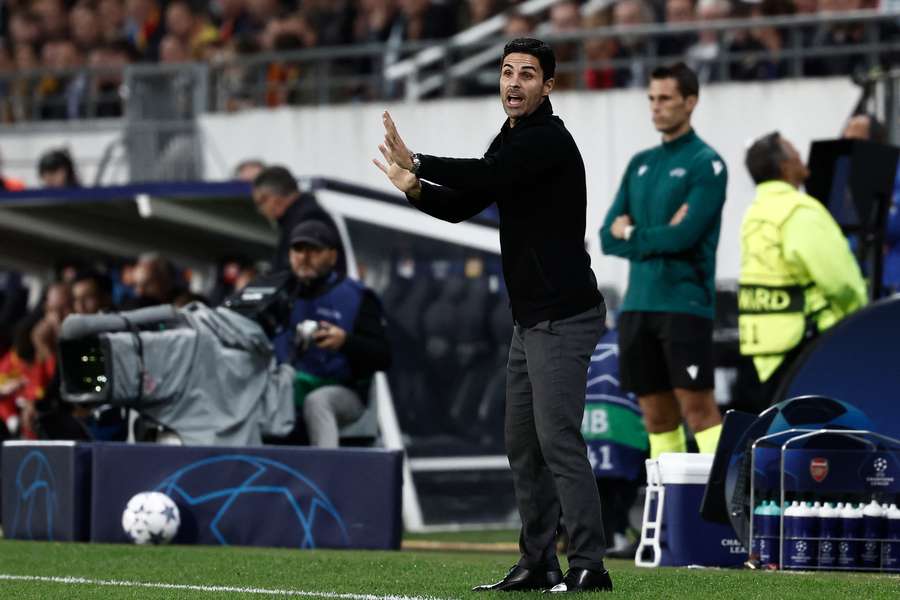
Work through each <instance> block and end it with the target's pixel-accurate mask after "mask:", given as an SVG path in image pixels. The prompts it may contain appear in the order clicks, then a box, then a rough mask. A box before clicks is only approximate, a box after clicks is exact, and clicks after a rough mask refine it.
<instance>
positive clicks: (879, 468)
mask: <svg viewBox="0 0 900 600" xmlns="http://www.w3.org/2000/svg"><path fill="white" fill-rule="evenodd" d="M872 470H873V471H875V473H874V475H870V476H868V477H866V483H868V484H869V485H871V486H877V487H888V486H890V485H891V484H893V483H894V478H893V477H888V476H887V471H888V460H887V459H886V458H885V457H883V456H879V457H878V458H876V459H875V460H873V461H872Z"/></svg>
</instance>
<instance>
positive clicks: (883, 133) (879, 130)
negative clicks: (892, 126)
mask: <svg viewBox="0 0 900 600" xmlns="http://www.w3.org/2000/svg"><path fill="white" fill-rule="evenodd" d="M853 116H854V117H866V118H867V119H869V141H870V142H877V143H879V144H886V143H887V137H888V136H887V129H886V128H885V126H884V123H882V122H881V121H880V120H879V119H878V117H876V116H875V115H873V114H872V113H868V112H860V113H857V114H855V115H853Z"/></svg>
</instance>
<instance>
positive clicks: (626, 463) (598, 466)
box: [581, 330, 649, 480]
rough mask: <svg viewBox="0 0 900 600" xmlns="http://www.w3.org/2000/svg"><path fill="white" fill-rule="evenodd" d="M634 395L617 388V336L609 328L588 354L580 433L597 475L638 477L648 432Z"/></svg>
mask: <svg viewBox="0 0 900 600" xmlns="http://www.w3.org/2000/svg"><path fill="white" fill-rule="evenodd" d="M642 419H643V415H642V414H641V409H640V407H639V406H638V403H637V400H636V399H635V397H634V395H633V394H630V393H627V392H624V391H622V388H621V387H619V338H618V334H617V333H616V331H615V330H608V331H607V332H606V333H605V334H604V335H603V337H602V338H600V341H599V342H598V343H597V347H596V348H594V353H593V354H592V356H591V362H590V365H589V366H588V382H587V391H586V394H585V407H584V418H583V419H582V422H581V433H582V435H583V436H584V441H585V442H586V443H587V447H588V458H589V459H590V461H591V467H592V468H593V469H594V475H595V476H596V477H598V478H621V479H632V480H634V479H637V478H638V477H640V476H641V475H642V474H643V465H644V460H645V459H646V458H647V448H648V446H649V442H648V440H647V432H646V430H645V429H644V424H643V420H642Z"/></svg>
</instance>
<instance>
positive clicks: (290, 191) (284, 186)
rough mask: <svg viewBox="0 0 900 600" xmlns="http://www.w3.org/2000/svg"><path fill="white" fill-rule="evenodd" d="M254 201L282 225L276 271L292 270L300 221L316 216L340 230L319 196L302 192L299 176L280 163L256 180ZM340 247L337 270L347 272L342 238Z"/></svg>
mask: <svg viewBox="0 0 900 600" xmlns="http://www.w3.org/2000/svg"><path fill="white" fill-rule="evenodd" d="M253 202H254V203H255V204H256V209H257V210H258V211H259V212H260V214H262V216H264V217H265V218H266V219H268V220H269V221H272V222H275V223H277V224H278V245H277V246H276V247H275V254H274V255H273V257H272V271H286V270H287V269H290V264H289V262H288V250H289V249H290V243H289V241H288V239H289V237H290V234H291V231H293V229H294V227H296V226H297V225H299V224H300V223H303V222H304V221H307V220H309V219H315V220H317V221H322V222H323V223H325V224H326V225H329V226H330V227H332V228H333V229H335V230H337V227H336V226H335V224H334V219H332V218H331V215H329V214H328V213H327V212H326V211H325V210H324V209H323V208H322V207H321V206H320V205H319V203H318V202H317V201H316V197H315V195H313V194H312V193H311V192H301V191H300V187H299V186H298V185H297V179H296V178H295V177H294V176H293V175H292V174H291V172H290V171H288V170H287V169H286V168H285V167H282V166H280V165H274V166H271V167H266V168H265V169H263V170H262V171H261V172H260V173H259V175H257V176H256V179H254V180H253ZM337 249H338V263H337V270H338V271H339V272H340V273H346V272H347V263H346V259H345V258H344V247H343V244H341V243H340V238H338V247H337Z"/></svg>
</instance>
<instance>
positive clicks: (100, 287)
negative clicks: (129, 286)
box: [72, 268, 113, 297]
mask: <svg viewBox="0 0 900 600" xmlns="http://www.w3.org/2000/svg"><path fill="white" fill-rule="evenodd" d="M79 281H93V282H94V285H96V286H97V291H98V292H100V293H101V294H104V295H105V296H107V297H110V296H112V292H113V283H112V279H111V278H110V276H109V275H107V274H106V273H102V272H100V271H98V270H97V269H91V268H87V269H80V270H79V271H78V272H77V273H75V279H73V280H72V283H73V284H76V283H78V282H79Z"/></svg>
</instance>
